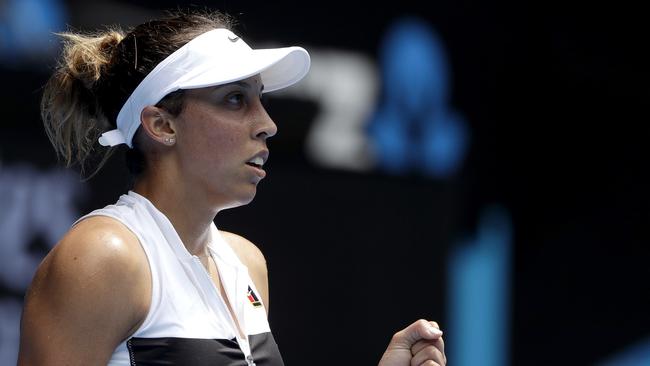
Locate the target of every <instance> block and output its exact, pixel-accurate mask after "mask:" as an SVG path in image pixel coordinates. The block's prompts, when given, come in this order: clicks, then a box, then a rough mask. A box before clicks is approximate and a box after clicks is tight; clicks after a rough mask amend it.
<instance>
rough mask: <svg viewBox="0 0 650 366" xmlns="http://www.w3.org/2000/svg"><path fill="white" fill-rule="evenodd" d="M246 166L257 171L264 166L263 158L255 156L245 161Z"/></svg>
mask: <svg viewBox="0 0 650 366" xmlns="http://www.w3.org/2000/svg"><path fill="white" fill-rule="evenodd" d="M246 165H250V166H252V167H253V168H257V169H262V167H263V166H264V158H263V157H261V156H256V157H254V158H252V159H251V160H249V161H247V162H246Z"/></svg>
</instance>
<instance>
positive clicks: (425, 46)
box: [369, 18, 469, 178]
mask: <svg viewBox="0 0 650 366" xmlns="http://www.w3.org/2000/svg"><path fill="white" fill-rule="evenodd" d="M379 62H380V68H381V76H382V79H381V80H382V83H383V88H382V90H383V93H382V98H381V99H380V100H379V103H378V105H377V108H376V111H375V113H374V116H373V117H372V119H371V121H370V125H369V134H370V139H371V143H372V145H373V146H374V152H375V154H376V159H377V162H378V164H379V167H380V168H382V169H384V170H386V171H388V172H391V173H396V174H403V173H407V172H411V171H414V172H418V173H421V174H424V175H426V176H430V177H434V178H445V177H448V176H451V175H453V174H454V173H455V172H456V171H457V170H458V169H459V168H460V167H461V165H462V163H463V158H464V156H465V153H466V150H467V145H468V139H469V131H468V127H467V124H466V123H465V121H464V119H463V118H462V116H460V115H459V114H458V113H456V112H455V111H454V110H453V109H452V108H451V106H450V105H449V91H450V87H449V79H450V77H449V65H448V61H447V55H446V52H445V49H444V46H443V43H442V41H441V40H440V38H439V37H438V35H437V34H436V32H435V31H434V30H433V29H432V28H431V27H430V26H429V24H427V23H426V22H424V21H422V20H419V19H416V18H407V19H401V20H399V21H397V22H396V23H395V24H394V25H393V26H392V27H390V28H389V29H388V31H387V33H386V36H385V38H384V40H383V42H382V46H381V55H380V60H379Z"/></svg>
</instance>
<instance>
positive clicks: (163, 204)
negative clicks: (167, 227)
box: [133, 173, 218, 256]
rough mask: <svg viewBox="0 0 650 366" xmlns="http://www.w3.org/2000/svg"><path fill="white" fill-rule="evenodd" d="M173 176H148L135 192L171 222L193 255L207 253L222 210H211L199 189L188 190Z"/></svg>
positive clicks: (137, 182) (145, 174) (140, 179)
mask: <svg viewBox="0 0 650 366" xmlns="http://www.w3.org/2000/svg"><path fill="white" fill-rule="evenodd" d="M166 182H179V181H178V180H176V179H173V177H160V176H157V175H155V174H150V173H149V174H148V173H144V174H143V176H142V177H140V178H138V180H137V181H136V183H135V185H134V187H133V191H134V192H136V193H138V194H140V195H142V196H144V197H146V198H147V199H148V200H149V201H151V203H152V204H153V205H154V206H156V208H157V209H158V210H160V212H162V213H163V214H164V215H165V216H166V217H167V218H168V219H169V221H171V223H172V225H173V226H174V229H175V230H176V232H177V233H178V236H179V237H180V238H181V241H182V242H183V244H184V245H185V247H186V248H187V250H188V251H189V252H190V253H191V254H193V255H199V256H200V255H204V254H205V253H207V245H208V242H209V240H210V237H211V236H210V226H211V224H212V221H213V220H214V218H215V216H216V214H217V212H218V209H215V208H214V207H210V206H209V204H208V203H207V200H206V199H205V197H201V194H197V192H200V191H198V190H191V189H186V188H187V187H185V186H183V185H182V184H178V185H175V184H169V183H167V184H165V183H166Z"/></svg>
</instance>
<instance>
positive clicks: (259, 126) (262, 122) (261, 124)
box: [253, 103, 278, 140]
mask: <svg viewBox="0 0 650 366" xmlns="http://www.w3.org/2000/svg"><path fill="white" fill-rule="evenodd" d="M259 107H260V108H259V110H260V113H259V114H258V116H257V118H255V122H256V123H255V124H254V125H255V128H254V129H253V137H254V138H258V139H263V140H266V139H268V138H269V137H273V136H275V134H276V133H278V126H276V124H275V122H273V119H271V116H269V114H268V113H267V112H266V109H265V108H264V106H263V105H261V103H260V105H259Z"/></svg>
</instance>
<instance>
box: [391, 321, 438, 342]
mask: <svg viewBox="0 0 650 366" xmlns="http://www.w3.org/2000/svg"><path fill="white" fill-rule="evenodd" d="M441 336H442V331H441V330H440V329H438V328H436V327H434V326H433V325H431V324H430V323H429V322H428V321H426V320H424V319H420V320H418V321H416V322H414V323H413V324H411V325H409V326H408V327H406V328H404V329H403V330H401V331H399V332H397V333H395V335H394V336H393V339H392V342H391V343H395V345H398V346H400V347H403V348H408V349H410V348H411V347H412V346H413V345H414V344H415V343H416V342H417V341H419V340H420V339H437V338H440V337H441Z"/></svg>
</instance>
